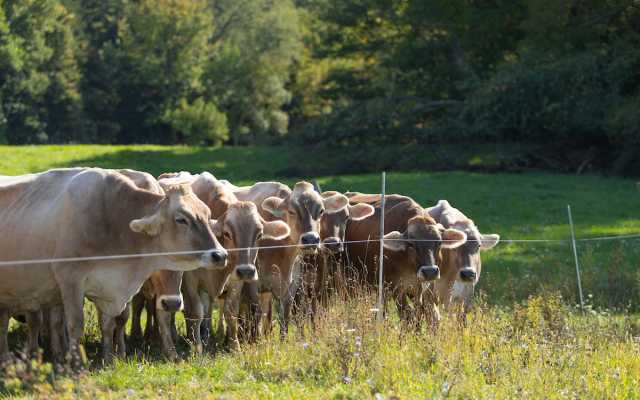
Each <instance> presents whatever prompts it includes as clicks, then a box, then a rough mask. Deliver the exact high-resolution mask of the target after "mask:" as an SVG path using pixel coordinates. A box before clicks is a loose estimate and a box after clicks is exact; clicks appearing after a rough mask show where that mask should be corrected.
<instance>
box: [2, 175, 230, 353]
mask: <svg viewBox="0 0 640 400" xmlns="http://www.w3.org/2000/svg"><path fill="white" fill-rule="evenodd" d="M0 231H2V235H0V261H4V262H5V264H4V265H2V267H0V308H1V309H3V310H18V311H25V312H26V311H36V310H39V309H40V308H42V307H44V306H48V305H52V304H60V303H62V305H63V307H64V315H65V324H66V327H67V332H68V335H69V351H70V353H71V357H72V359H73V361H74V364H76V365H77V364H79V363H80V361H81V360H82V359H83V357H82V354H83V352H82V349H81V346H80V343H79V341H80V338H81V336H82V332H83V327H84V314H83V303H84V302H83V300H84V298H85V297H87V298H89V299H90V300H92V301H93V302H94V303H95V305H96V307H97V309H98V310H99V312H100V313H102V314H103V315H105V316H108V317H109V318H105V321H103V322H105V324H103V326H102V336H103V338H102V345H103V352H104V355H105V361H107V362H109V361H110V360H111V358H112V356H113V354H112V353H113V333H114V330H115V325H116V321H115V318H116V317H118V316H119V315H120V314H121V313H122V312H123V311H124V310H125V307H126V305H127V303H128V302H129V301H130V300H131V298H132V296H133V295H134V294H135V293H137V292H138V290H139V289H140V287H141V286H142V284H143V283H144V281H145V280H146V279H147V278H148V277H149V276H150V275H151V273H152V272H153V271H155V270H159V269H167V268H170V269H175V270H191V269H196V268H199V267H205V268H214V269H215V268H218V269H219V268H225V267H226V261H227V252H226V251H225V250H224V248H222V246H221V245H220V243H219V242H218V240H217V239H216V237H215V235H214V234H213V231H212V227H211V222H210V211H209V209H208V208H207V207H206V205H204V204H203V203H202V202H201V201H200V200H199V199H198V198H197V197H196V196H195V195H194V194H193V192H192V191H191V188H190V186H189V185H188V184H184V183H181V182H179V181H175V182H167V183H166V184H165V185H164V186H163V191H162V192H154V191H149V190H145V189H142V188H139V187H138V186H136V184H135V183H134V182H133V181H132V180H131V178H129V177H127V176H126V175H125V174H123V173H120V172H118V171H115V170H107V169H100V168H68V169H54V170H49V171H46V172H42V173H38V174H29V175H23V176H19V177H14V178H12V179H8V180H2V181H0ZM144 253H154V254H156V255H155V256H153V257H140V256H136V255H137V254H144ZM158 253H160V255H158ZM163 253H169V254H164V255H163ZM123 254H124V255H129V254H131V255H132V256H131V257H126V258H110V259H109V258H94V259H84V260H75V258H82V257H96V256H116V255H123ZM65 258H69V260H65ZM21 260H35V261H34V262H33V263H29V264H21V263H19V262H17V261H21ZM38 260H42V261H38ZM14 261H15V262H14ZM6 313H7V311H3V312H2V313H0V325H1V326H0V336H3V337H5V339H4V342H3V343H1V344H2V346H0V347H2V348H0V351H1V352H3V354H4V355H6V352H8V349H7V348H6V347H5V346H4V344H5V343H6V330H7V327H6V323H5V322H6V318H4V315H6Z"/></svg>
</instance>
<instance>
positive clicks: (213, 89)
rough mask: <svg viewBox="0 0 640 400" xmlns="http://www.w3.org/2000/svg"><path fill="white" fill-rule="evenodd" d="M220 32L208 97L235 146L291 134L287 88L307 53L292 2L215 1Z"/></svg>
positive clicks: (213, 42)
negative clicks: (248, 137) (222, 117)
mask: <svg viewBox="0 0 640 400" xmlns="http://www.w3.org/2000/svg"><path fill="white" fill-rule="evenodd" d="M210 7H211V9H212V11H213V20H214V22H215V23H214V24H213V25H214V26H215V31H214V33H213V36H212V40H211V45H212V48H213V50H212V54H211V60H210V62H209V63H208V65H207V69H206V72H205V76H204V82H205V86H206V90H205V93H206V97H207V98H208V99H215V103H216V104H217V105H218V108H219V109H220V110H221V111H222V112H224V113H225V114H226V115H227V118H228V124H229V129H230V131H231V134H232V137H233V141H234V143H236V144H237V143H239V141H240V138H241V137H242V136H243V135H247V134H249V133H251V134H252V136H253V137H252V139H253V140H254V141H255V140H258V139H259V138H260V137H261V136H264V135H265V134H268V135H282V134H284V133H286V132H287V128H288V115H287V114H286V113H285V112H284V111H283V107H284V106H285V105H286V104H287V103H289V102H290V100H291V93H290V91H289V89H288V88H287V83H288V82H289V79H290V76H291V73H292V67H293V65H294V61H295V60H296V58H297V57H298V54H299V53H300V51H301V34H300V28H299V18H298V11H297V9H296V8H295V6H294V5H293V3H291V2H290V1H289V0H283V1H277V2H274V1H270V0H240V1H239V0H212V1H211V2H210Z"/></svg>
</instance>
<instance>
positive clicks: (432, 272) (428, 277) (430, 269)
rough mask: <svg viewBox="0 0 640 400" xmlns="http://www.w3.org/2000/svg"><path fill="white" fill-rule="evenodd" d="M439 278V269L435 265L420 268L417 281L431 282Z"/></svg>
mask: <svg viewBox="0 0 640 400" xmlns="http://www.w3.org/2000/svg"><path fill="white" fill-rule="evenodd" d="M438 278H440V268H438V266H437V265H429V266H424V265H423V266H422V267H420V269H418V279H420V280H422V281H433V280H436V279H438Z"/></svg>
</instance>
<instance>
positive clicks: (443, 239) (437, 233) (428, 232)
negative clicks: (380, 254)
mask: <svg viewBox="0 0 640 400" xmlns="http://www.w3.org/2000/svg"><path fill="white" fill-rule="evenodd" d="M384 239H385V240H384V247H385V248H386V249H388V250H391V251H406V252H407V257H408V258H409V259H410V260H411V262H412V264H413V265H415V268H416V271H415V273H416V275H417V277H418V280H420V281H421V282H426V281H433V280H436V279H438V278H439V277H440V268H439V267H438V262H437V261H438V260H439V259H440V249H455V248H457V247H460V246H462V245H463V244H464V243H465V242H466V241H467V235H466V234H465V233H464V232H461V231H458V230H456V229H445V228H444V227H443V226H442V225H440V224H438V223H436V221H435V220H434V219H433V218H431V217H429V216H422V215H419V216H416V217H413V218H411V219H410V220H409V221H408V223H407V230H406V231H404V232H398V231H393V232H389V233H387V234H386V235H384Z"/></svg>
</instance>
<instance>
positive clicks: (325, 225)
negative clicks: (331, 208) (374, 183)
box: [320, 191, 375, 254]
mask: <svg viewBox="0 0 640 400" xmlns="http://www.w3.org/2000/svg"><path fill="white" fill-rule="evenodd" d="M336 194H339V193H338V192H333V191H330V192H324V193H322V197H323V198H328V197H331V196H334V195H336ZM374 212H375V209H374V208H373V206H371V205H369V204H366V203H359V204H355V205H349V204H348V205H347V206H346V207H344V208H342V209H340V210H338V211H336V212H332V213H330V212H325V213H324V214H323V215H322V218H321V219H320V237H321V238H322V246H323V247H324V248H325V249H327V250H328V251H329V252H331V253H334V254H335V253H340V252H342V251H343V250H344V243H343V242H344V235H345V230H346V228H347V221H349V220H353V221H360V220H363V219H365V218H368V217H370V216H372V215H373V213H374Z"/></svg>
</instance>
